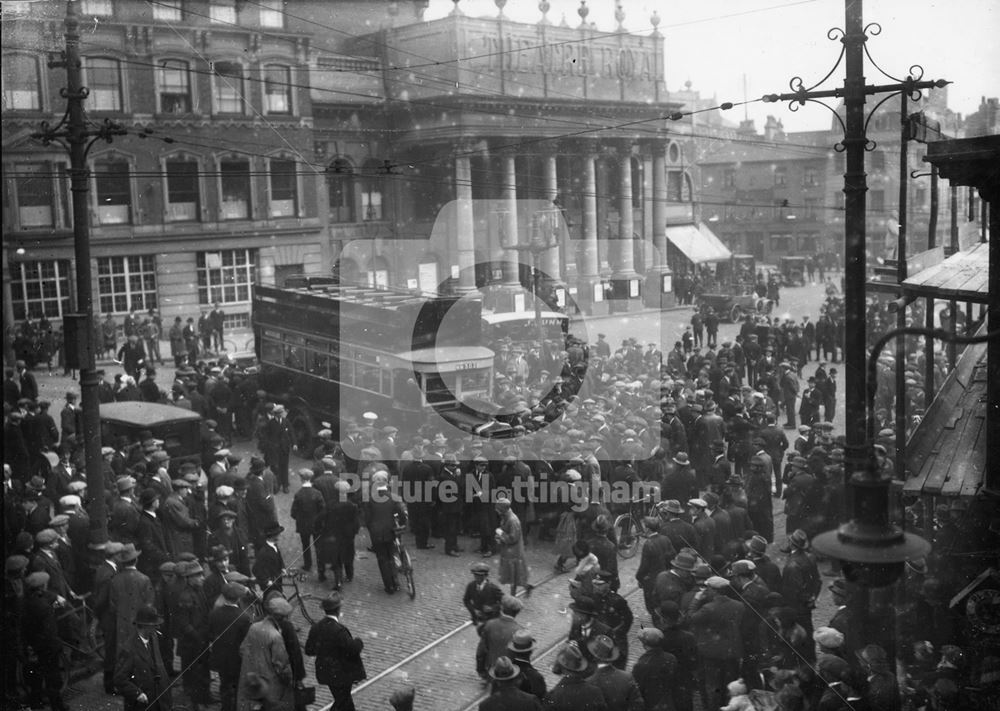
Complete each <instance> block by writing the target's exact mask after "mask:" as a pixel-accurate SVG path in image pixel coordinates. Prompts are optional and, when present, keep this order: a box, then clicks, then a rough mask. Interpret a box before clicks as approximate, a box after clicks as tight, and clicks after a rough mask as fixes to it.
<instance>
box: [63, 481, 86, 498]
mask: <svg viewBox="0 0 1000 711" xmlns="http://www.w3.org/2000/svg"><path fill="white" fill-rule="evenodd" d="M66 488H67V489H69V493H71V494H79V493H80V492H81V491H83V490H84V489H86V488H87V482H85V481H81V480H80V479H77V480H75V481H71V482H70V483H69V485H68V486H67V487H66Z"/></svg>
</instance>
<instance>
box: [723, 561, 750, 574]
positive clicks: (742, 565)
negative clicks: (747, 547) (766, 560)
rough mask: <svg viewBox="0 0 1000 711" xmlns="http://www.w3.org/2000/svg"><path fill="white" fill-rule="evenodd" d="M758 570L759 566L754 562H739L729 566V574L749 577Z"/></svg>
mask: <svg viewBox="0 0 1000 711" xmlns="http://www.w3.org/2000/svg"><path fill="white" fill-rule="evenodd" d="M755 570H757V564H756V563H754V562H753V561H752V560H737V561H735V562H734V563H733V564H732V565H731V566H729V572H731V573H732V574H733V575H749V574H751V573H753V572H754V571H755Z"/></svg>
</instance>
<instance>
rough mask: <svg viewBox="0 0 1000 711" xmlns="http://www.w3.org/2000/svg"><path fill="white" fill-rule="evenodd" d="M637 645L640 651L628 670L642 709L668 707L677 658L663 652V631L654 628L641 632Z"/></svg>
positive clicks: (671, 702)
mask: <svg viewBox="0 0 1000 711" xmlns="http://www.w3.org/2000/svg"><path fill="white" fill-rule="evenodd" d="M639 643H640V644H641V645H642V650H643V652H642V656H640V657H639V658H638V659H637V660H636V662H635V665H634V666H633V667H632V678H634V679H635V683H636V684H637V685H638V686H639V693H641V694H642V700H643V702H644V703H645V704H646V706H645V708H647V709H668V708H672V706H673V693H674V685H675V678H674V677H675V675H676V673H677V657H675V656H674V655H673V654H670V653H669V652H667V651H666V650H664V649H663V632H661V631H660V630H658V629H657V628H655V627H647V628H645V629H643V630H641V631H640V632H639Z"/></svg>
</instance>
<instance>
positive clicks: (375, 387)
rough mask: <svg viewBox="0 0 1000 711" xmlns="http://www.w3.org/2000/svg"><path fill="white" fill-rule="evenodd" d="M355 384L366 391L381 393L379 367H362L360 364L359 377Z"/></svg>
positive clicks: (358, 367)
mask: <svg viewBox="0 0 1000 711" xmlns="http://www.w3.org/2000/svg"><path fill="white" fill-rule="evenodd" d="M354 382H355V384H356V385H357V386H358V387H359V388H364V389H365V390H372V391H374V392H379V391H380V388H379V368H378V366H377V365H374V366H373V365H362V364H361V363H358V365H357V377H356V378H355V381H354Z"/></svg>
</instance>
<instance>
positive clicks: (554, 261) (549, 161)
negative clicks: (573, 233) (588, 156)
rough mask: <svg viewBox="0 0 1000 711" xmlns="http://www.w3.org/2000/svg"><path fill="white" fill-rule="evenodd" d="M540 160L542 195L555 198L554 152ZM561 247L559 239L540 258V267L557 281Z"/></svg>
mask: <svg viewBox="0 0 1000 711" xmlns="http://www.w3.org/2000/svg"><path fill="white" fill-rule="evenodd" d="M542 160H543V163H544V164H543V167H544V169H545V184H544V195H543V197H544V198H545V199H546V200H555V199H556V198H557V197H558V195H559V182H558V176H557V173H556V156H555V154H554V153H550V154H548V155H546V156H545V157H544V158H543V159H542ZM560 234H561V232H560ZM563 248H564V245H563V244H562V242H561V240H560V244H558V245H556V246H555V247H553V248H552V249H550V250H549V251H548V252H547V253H546V254H544V255H542V258H541V269H542V271H544V272H545V273H546V274H547V275H548V277H549V279H550V280H551V281H553V282H558V281H560V280H561V278H562V277H561V276H560V274H559V250H560V249H563Z"/></svg>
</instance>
